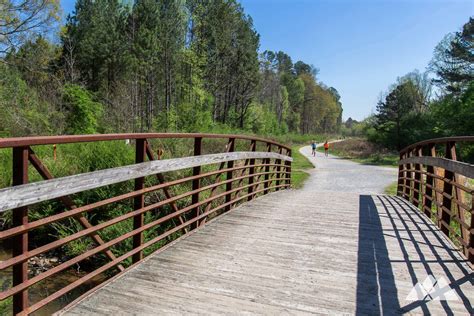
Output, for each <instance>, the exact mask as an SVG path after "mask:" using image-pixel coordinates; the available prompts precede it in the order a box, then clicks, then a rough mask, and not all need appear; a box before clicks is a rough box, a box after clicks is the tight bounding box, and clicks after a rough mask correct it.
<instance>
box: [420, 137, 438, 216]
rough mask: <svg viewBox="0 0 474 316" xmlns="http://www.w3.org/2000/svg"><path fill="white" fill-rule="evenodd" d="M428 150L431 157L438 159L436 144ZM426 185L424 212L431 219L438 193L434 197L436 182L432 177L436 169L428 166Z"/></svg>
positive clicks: (431, 145)
mask: <svg viewBox="0 0 474 316" xmlns="http://www.w3.org/2000/svg"><path fill="white" fill-rule="evenodd" d="M428 150H429V153H430V156H431V157H436V147H435V144H429V146H428ZM426 172H427V175H426V185H425V194H424V195H423V212H424V213H425V215H426V216H428V217H429V218H431V217H432V212H431V208H432V206H433V202H432V201H433V199H435V201H436V193H435V196H434V197H433V191H434V192H436V191H435V189H436V181H435V180H434V177H433V176H432V175H433V174H435V169H434V167H433V166H431V165H428V166H427V167H426Z"/></svg>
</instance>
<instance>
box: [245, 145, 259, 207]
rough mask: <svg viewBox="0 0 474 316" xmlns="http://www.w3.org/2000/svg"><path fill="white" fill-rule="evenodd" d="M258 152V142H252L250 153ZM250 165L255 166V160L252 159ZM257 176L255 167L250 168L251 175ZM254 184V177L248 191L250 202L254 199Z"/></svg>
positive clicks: (250, 180) (250, 179) (250, 181)
mask: <svg viewBox="0 0 474 316" xmlns="http://www.w3.org/2000/svg"><path fill="white" fill-rule="evenodd" d="M255 150H257V142H256V141H255V140H252V142H251V143H250V151H255ZM250 165H251V166H254V165H255V159H250ZM254 174H255V167H250V169H249V175H254ZM253 182H254V177H253V176H252V177H250V178H249V187H248V189H247V193H248V194H249V196H248V198H247V201H250V200H251V199H253V194H252V192H253V189H254V186H253V185H251V184H253Z"/></svg>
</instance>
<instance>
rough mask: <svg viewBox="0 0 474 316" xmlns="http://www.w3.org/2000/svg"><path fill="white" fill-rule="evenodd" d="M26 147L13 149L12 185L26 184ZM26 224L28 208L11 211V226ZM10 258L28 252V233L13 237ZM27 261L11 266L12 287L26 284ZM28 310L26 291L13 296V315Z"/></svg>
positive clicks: (27, 150)
mask: <svg viewBox="0 0 474 316" xmlns="http://www.w3.org/2000/svg"><path fill="white" fill-rule="evenodd" d="M28 155H29V149H28V147H15V148H13V185H14V186H15V185H21V184H26V183H28ZM25 224H28V207H27V206H23V207H19V208H17V209H14V210H13V217H12V226H14V227H15V226H21V225H25ZM12 244H13V249H12V256H13V257H16V256H19V255H22V254H24V253H25V252H27V251H28V232H25V233H22V234H20V235H18V236H15V237H13V243H12ZM27 280H28V261H23V262H20V263H18V264H16V265H14V266H13V286H15V285H19V284H22V283H24V282H27ZM26 308H28V290H23V291H21V292H19V293H17V294H15V295H13V314H15V315H16V314H18V313H20V312H22V311H23V310H25V309H26Z"/></svg>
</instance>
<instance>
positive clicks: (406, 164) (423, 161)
mask: <svg viewBox="0 0 474 316" xmlns="http://www.w3.org/2000/svg"><path fill="white" fill-rule="evenodd" d="M459 143H462V144H467V145H473V144H474V136H462V137H447V138H438V139H430V140H426V141H422V142H419V143H416V144H413V145H410V146H408V147H406V148H404V149H403V150H402V151H401V152H400V161H399V172H398V190H397V191H398V193H397V194H398V195H399V196H401V197H403V198H405V199H406V200H407V201H409V202H411V203H412V204H413V205H414V206H415V207H417V208H419V209H420V211H422V212H423V213H424V214H425V215H426V216H428V217H429V218H430V219H432V220H433V221H434V222H435V223H436V225H437V226H438V227H439V228H440V230H441V231H442V232H443V233H444V234H445V235H447V236H448V237H449V238H450V239H451V240H453V241H454V243H455V244H456V245H458V246H459V247H460V248H461V250H462V253H463V254H464V255H465V256H466V257H467V259H468V261H469V262H470V263H474V216H473V215H474V211H473V207H474V197H473V193H474V186H473V182H472V181H473V179H474V165H472V164H469V163H465V162H461V161H458V152H457V144H459Z"/></svg>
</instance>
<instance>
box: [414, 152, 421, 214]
mask: <svg viewBox="0 0 474 316" xmlns="http://www.w3.org/2000/svg"><path fill="white" fill-rule="evenodd" d="M422 154H423V152H422V147H416V148H415V156H416V157H421V156H422ZM414 173H415V174H414V175H415V177H414V180H413V205H415V206H416V207H418V208H419V206H420V193H423V185H422V177H421V165H420V164H415V171H414Z"/></svg>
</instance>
